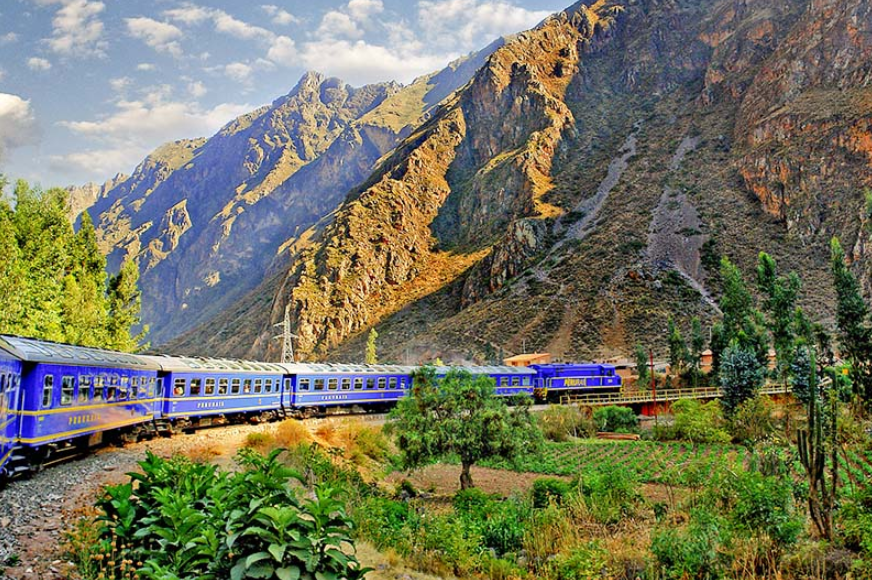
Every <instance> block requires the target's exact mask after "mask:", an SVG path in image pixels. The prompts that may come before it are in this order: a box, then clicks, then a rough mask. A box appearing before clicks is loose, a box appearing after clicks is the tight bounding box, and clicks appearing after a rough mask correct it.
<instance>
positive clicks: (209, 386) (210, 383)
mask: <svg viewBox="0 0 872 580" xmlns="http://www.w3.org/2000/svg"><path fill="white" fill-rule="evenodd" d="M206 394H207V395H214V394H215V379H212V378H209V379H206Z"/></svg>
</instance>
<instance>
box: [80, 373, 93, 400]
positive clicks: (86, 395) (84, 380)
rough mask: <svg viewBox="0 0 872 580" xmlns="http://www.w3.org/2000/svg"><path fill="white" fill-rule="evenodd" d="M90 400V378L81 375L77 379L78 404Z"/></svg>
mask: <svg viewBox="0 0 872 580" xmlns="http://www.w3.org/2000/svg"><path fill="white" fill-rule="evenodd" d="M90 398H91V377H89V376H88V375H82V376H80V377H79V403H87V402H88V399H90Z"/></svg>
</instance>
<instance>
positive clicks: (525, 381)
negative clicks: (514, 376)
mask: <svg viewBox="0 0 872 580" xmlns="http://www.w3.org/2000/svg"><path fill="white" fill-rule="evenodd" d="M521 384H522V385H524V386H525V387H528V386H530V377H524V379H523V380H522V381H521Z"/></svg>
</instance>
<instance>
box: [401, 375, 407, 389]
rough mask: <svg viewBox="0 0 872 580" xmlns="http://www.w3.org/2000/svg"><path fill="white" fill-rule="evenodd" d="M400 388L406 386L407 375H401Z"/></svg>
mask: <svg viewBox="0 0 872 580" xmlns="http://www.w3.org/2000/svg"><path fill="white" fill-rule="evenodd" d="M400 388H401V389H405V388H406V377H400Z"/></svg>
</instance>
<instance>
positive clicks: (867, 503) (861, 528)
mask: <svg viewBox="0 0 872 580" xmlns="http://www.w3.org/2000/svg"><path fill="white" fill-rule="evenodd" d="M836 522H837V524H838V527H839V530H840V532H841V533H842V537H843V539H844V542H845V545H846V546H847V547H848V548H850V549H852V550H854V551H856V552H859V553H860V555H861V558H859V559H857V560H855V561H854V568H855V570H856V571H857V572H858V575H857V577H858V578H861V577H868V576H872V487H869V486H866V487H863V488H860V489H858V490H855V491H852V492H851V493H849V494H848V495H847V497H845V498H843V504H842V507H841V509H840V510H839V511H838V512H837V519H836ZM863 574H865V575H866V576H864V575H863Z"/></svg>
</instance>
